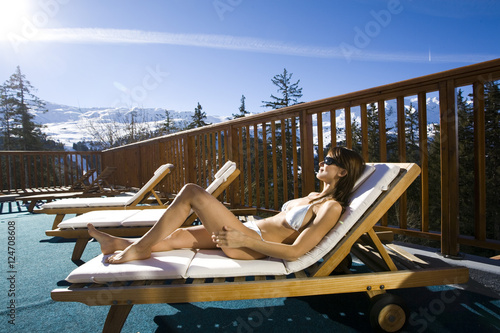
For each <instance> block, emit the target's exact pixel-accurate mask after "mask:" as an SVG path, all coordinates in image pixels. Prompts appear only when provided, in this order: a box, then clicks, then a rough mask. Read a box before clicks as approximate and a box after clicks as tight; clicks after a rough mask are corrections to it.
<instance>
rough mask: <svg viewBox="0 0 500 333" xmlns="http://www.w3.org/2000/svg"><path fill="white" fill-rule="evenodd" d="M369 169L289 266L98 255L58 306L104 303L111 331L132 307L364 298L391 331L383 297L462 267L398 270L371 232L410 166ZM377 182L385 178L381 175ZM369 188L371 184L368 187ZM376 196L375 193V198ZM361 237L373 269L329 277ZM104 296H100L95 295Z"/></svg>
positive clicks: (391, 313)
mask: <svg viewBox="0 0 500 333" xmlns="http://www.w3.org/2000/svg"><path fill="white" fill-rule="evenodd" d="M394 166H398V167H400V169H399V168H398V170H400V171H399V172H398V175H397V176H396V177H395V178H393V180H392V181H390V182H388V183H384V181H385V180H387V179H385V180H384V181H382V180H380V181H379V180H378V179H377V177H378V176H379V175H380V173H379V171H382V170H383V169H384V168H385V169H387V168H390V169H391V170H394V168H393V167H394ZM375 167H376V171H375V172H374V174H373V175H372V176H370V177H369V178H368V180H367V181H365V182H364V183H363V184H361V186H360V187H359V188H358V189H357V190H356V191H355V192H354V194H353V200H352V203H351V205H350V206H349V207H348V209H347V211H346V213H345V214H344V215H342V217H341V219H340V221H339V223H337V225H336V226H335V227H334V228H333V229H332V230H331V231H330V232H329V233H328V234H327V235H326V236H325V238H324V239H323V240H322V241H321V242H320V243H319V244H318V246H316V247H315V248H314V249H313V250H311V251H310V252H308V253H307V254H306V255H304V256H302V257H301V258H299V259H298V260H296V261H291V262H290V261H280V260H274V259H267V260H264V259H263V260H233V259H229V258H227V257H225V256H224V255H223V254H222V253H221V251H220V250H199V251H197V253H195V251H191V250H175V251H167V252H160V253H154V254H153V256H152V257H151V258H149V259H147V260H144V261H134V262H130V263H125V264H121V265H109V264H104V263H103V256H102V255H101V256H98V257H96V258H94V259H92V260H90V261H89V262H87V263H85V264H84V265H82V266H80V267H78V268H77V269H75V270H74V271H73V272H72V273H71V274H70V275H69V276H68V278H67V280H68V281H69V282H71V283H73V284H72V285H71V286H70V287H68V288H65V289H55V290H53V291H52V293H51V297H52V299H53V300H55V301H61V302H81V303H84V304H87V305H89V306H96V305H111V307H110V309H109V313H108V317H107V319H106V322H105V324H104V330H103V331H104V332H119V331H121V328H122V327H123V324H124V322H125V320H126V318H127V316H128V314H129V312H130V310H131V309H132V307H133V306H134V305H135V304H154V303H181V302H207V301H223V300H243V299H261V298H276V297H298V296H309V295H323V294H335V293H352V292H367V293H368V295H369V296H370V298H372V302H373V307H372V312H371V313H370V317H371V318H372V319H373V326H375V327H377V328H378V329H382V330H385V331H397V330H398V329H400V328H401V327H402V326H403V325H404V323H405V321H406V320H407V317H408V313H407V311H405V306H404V304H403V303H402V302H401V300H399V299H397V298H395V297H394V296H392V295H390V294H387V293H386V291H388V290H392V289H398V288H409V287H422V286H430V285H442V284H450V283H465V282H466V281H467V280H468V270H467V269H466V268H440V269H428V268H423V269H416V268H415V269H409V270H408V269H404V270H398V267H397V266H396V264H395V263H394V261H393V260H392V257H391V256H390V255H389V254H388V251H387V250H386V248H385V247H384V246H383V244H382V243H381V241H380V239H379V237H378V236H377V234H376V233H375V231H374V229H373V227H374V226H375V224H376V223H377V222H378V221H379V220H380V219H381V218H382V217H383V216H384V214H385V213H386V212H387V211H388V209H389V208H390V207H391V206H392V205H393V204H394V203H395V202H396V201H397V200H398V198H399V197H400V196H401V195H402V194H403V193H404V192H405V190H406V189H407V188H408V186H409V185H410V184H411V183H412V182H413V180H414V179H415V178H416V177H417V176H418V174H419V172H420V168H419V167H418V166H417V165H415V164H409V163H398V164H375ZM384 178H385V177H384ZM374 184H375V185H374ZM377 192H378V193H377ZM363 237H366V238H368V240H369V244H368V245H367V244H365V245H363V247H364V248H369V247H370V246H371V248H372V250H373V251H374V252H377V253H378V254H379V257H378V259H377V260H378V262H379V264H380V265H379V266H381V267H382V268H383V270H381V271H374V272H372V273H361V274H346V275H331V273H332V272H333V271H334V270H335V268H337V267H338V266H339V265H340V264H341V263H342V262H344V261H345V258H346V257H347V256H348V255H349V253H350V251H351V249H352V248H353V247H358V246H357V245H356V244H357V241H358V240H359V239H360V238H363ZM102 295H106V297H102Z"/></svg>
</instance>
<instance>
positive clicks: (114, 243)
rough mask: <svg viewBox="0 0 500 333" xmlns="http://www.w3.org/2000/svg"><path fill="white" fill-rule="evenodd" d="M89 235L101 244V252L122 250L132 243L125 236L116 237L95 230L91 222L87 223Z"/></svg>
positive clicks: (109, 252) (110, 252) (108, 252)
mask: <svg viewBox="0 0 500 333" xmlns="http://www.w3.org/2000/svg"><path fill="white" fill-rule="evenodd" d="M87 228H88V231H89V235H90V236H91V237H93V238H95V239H96V240H97V241H98V242H99V244H100V245H101V252H102V254H112V253H115V251H120V250H124V249H126V248H127V246H129V245H130V244H132V241H130V240H128V239H125V238H118V237H115V236H111V235H108V234H106V233H104V232H102V231H99V230H97V229H96V228H95V227H94V226H93V225H92V224H91V223H89V224H87Z"/></svg>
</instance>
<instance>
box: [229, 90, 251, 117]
mask: <svg viewBox="0 0 500 333" xmlns="http://www.w3.org/2000/svg"><path fill="white" fill-rule="evenodd" d="M245 99H246V97H245V95H241V105H240V107H239V109H238V110H239V111H240V113H237V114H234V113H233V117H234V118H235V119H236V118H242V117H245V115H247V114H249V113H250V112H248V111H247V110H246V108H245Z"/></svg>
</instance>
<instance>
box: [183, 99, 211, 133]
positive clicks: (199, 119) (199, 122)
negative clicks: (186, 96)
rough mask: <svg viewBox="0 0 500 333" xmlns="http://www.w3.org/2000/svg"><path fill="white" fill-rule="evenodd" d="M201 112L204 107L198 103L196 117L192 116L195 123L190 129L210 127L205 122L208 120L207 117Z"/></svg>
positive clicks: (195, 111) (192, 123)
mask: <svg viewBox="0 0 500 333" xmlns="http://www.w3.org/2000/svg"><path fill="white" fill-rule="evenodd" d="M201 110H202V107H201V105H200V103H199V102H198V106H196V108H195V109H194V115H193V116H191V119H193V121H192V122H191V123H190V124H189V125H188V129H192V128H198V127H203V126H207V125H210V124H208V123H206V122H205V119H207V115H206V114H205V112H203V111H201Z"/></svg>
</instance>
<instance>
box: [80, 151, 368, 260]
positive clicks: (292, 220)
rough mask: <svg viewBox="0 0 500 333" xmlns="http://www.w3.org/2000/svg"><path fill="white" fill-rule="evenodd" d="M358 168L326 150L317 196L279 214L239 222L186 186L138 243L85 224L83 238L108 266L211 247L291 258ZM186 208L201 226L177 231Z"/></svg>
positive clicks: (323, 229) (326, 223)
mask: <svg viewBox="0 0 500 333" xmlns="http://www.w3.org/2000/svg"><path fill="white" fill-rule="evenodd" d="M364 164H365V163H364V161H363V159H362V158H361V156H359V154H357V153H356V152H354V151H352V150H349V149H347V148H341V147H335V148H331V149H330V150H329V151H328V155H327V157H326V158H325V160H324V161H323V162H320V164H319V166H320V167H319V172H318V173H317V175H316V177H317V178H318V179H319V180H320V181H322V182H323V184H324V186H323V190H322V192H321V193H317V192H313V193H310V194H309V195H308V196H307V197H304V198H300V199H295V200H290V201H288V202H287V203H285V204H284V205H283V208H282V212H281V213H279V214H277V215H275V216H273V217H269V218H266V219H263V220H257V221H255V222H254V221H252V222H246V223H242V222H241V221H240V220H239V219H238V218H237V217H236V216H235V215H233V213H231V211H230V210H228V209H227V208H226V207H225V206H224V205H223V204H222V203H221V202H219V200H217V199H216V198H215V197H213V196H212V195H210V194H209V193H207V192H206V191H205V190H204V189H203V188H201V187H199V186H198V185H194V184H187V185H185V186H184V187H183V188H182V190H181V191H180V192H179V194H178V195H177V197H176V198H175V200H174V201H173V202H172V204H171V205H170V206H169V207H168V208H167V209H166V211H165V213H164V214H163V216H162V217H161V218H160V219H159V220H158V222H156V224H155V225H154V226H153V227H152V228H151V229H150V230H149V231H148V232H147V233H146V234H145V235H144V236H142V237H141V238H140V239H128V238H119V237H114V236H111V235H108V234H106V233H103V232H101V231H98V230H96V229H95V228H94V227H93V226H92V225H91V224H89V226H88V227H89V234H90V236H92V237H94V238H95V239H96V240H97V241H98V242H99V243H100V245H101V251H102V253H103V254H113V253H114V254H113V255H112V256H109V257H108V259H107V261H108V262H109V263H112V264H119V263H123V262H127V261H131V260H137V259H146V258H149V257H150V256H151V252H159V251H168V250H173V249H181V248H193V249H209V248H216V247H219V248H221V249H222V250H223V251H224V253H225V254H226V255H227V256H229V257H231V258H234V259H260V258H264V257H267V256H270V257H275V258H281V259H286V260H295V259H297V258H299V257H300V256H302V255H303V254H305V253H306V252H308V251H309V250H311V249H312V248H313V247H314V246H316V245H317V244H318V243H319V241H320V240H321V239H322V238H323V237H324V236H325V235H326V234H327V233H328V231H330V229H332V228H333V226H334V225H335V224H336V223H337V221H338V220H339V218H340V215H341V214H342V212H343V210H344V205H345V204H346V203H347V202H348V197H349V194H350V192H351V190H352V188H353V186H354V183H355V182H356V180H357V179H358V177H359V176H360V175H361V173H362V172H363V170H364ZM191 210H193V211H194V212H195V213H196V215H198V218H199V219H200V220H201V222H202V225H199V226H193V227H188V228H180V226H182V224H183V223H184V220H185V219H186V218H187V217H188V216H189V214H190V211H191ZM116 251H121V252H117V253H115V252H116Z"/></svg>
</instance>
